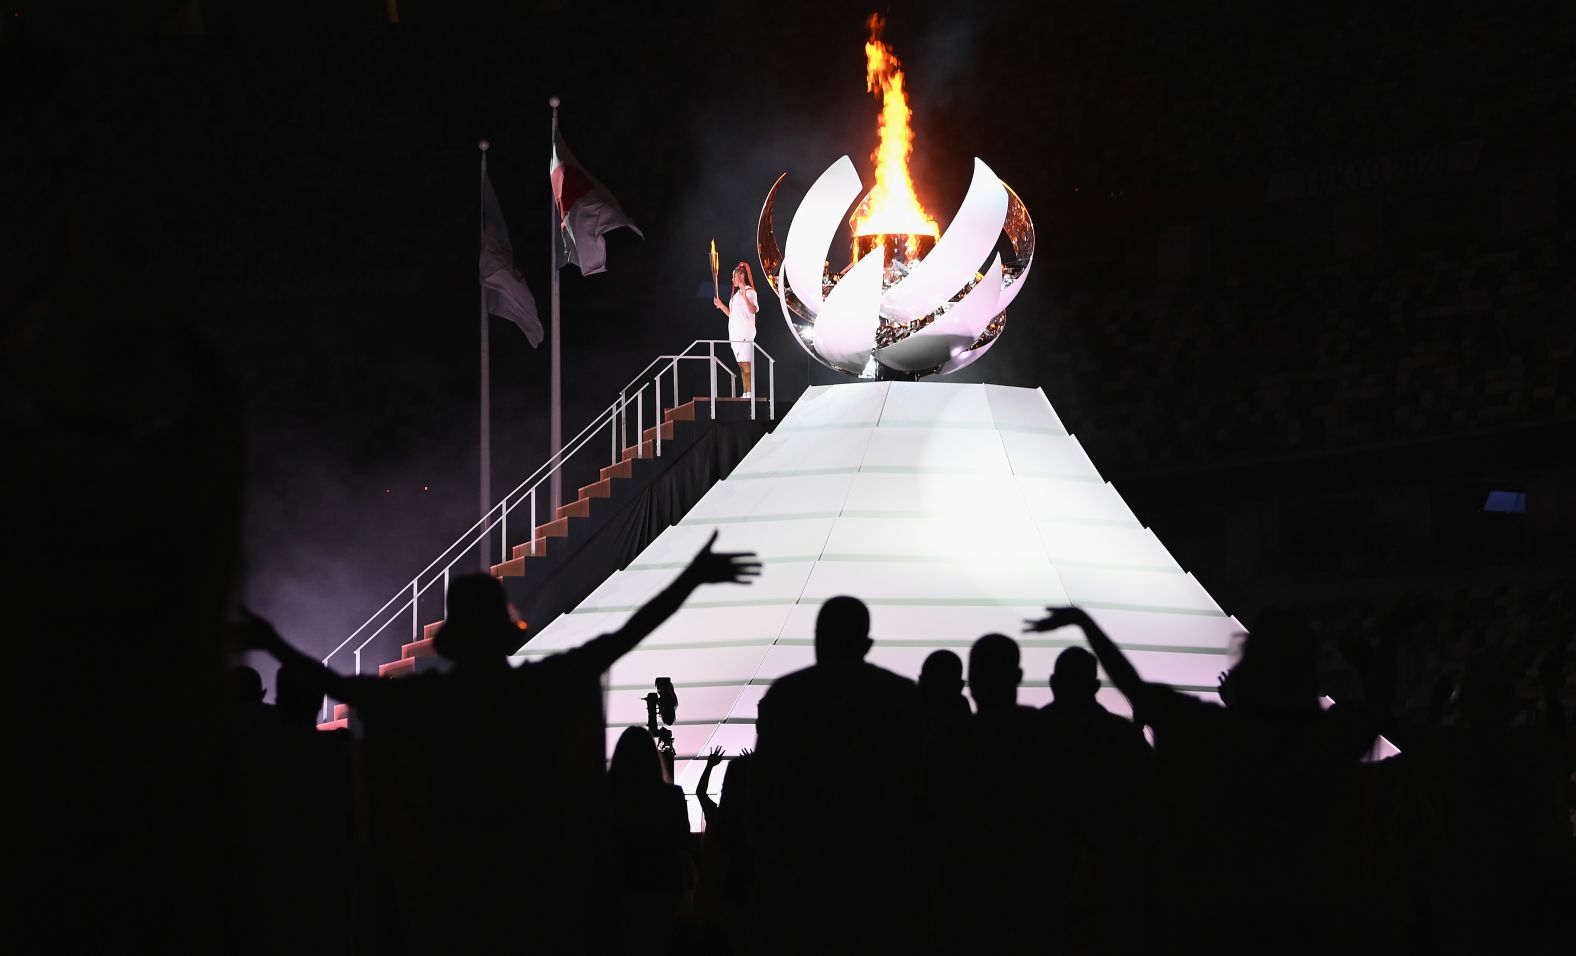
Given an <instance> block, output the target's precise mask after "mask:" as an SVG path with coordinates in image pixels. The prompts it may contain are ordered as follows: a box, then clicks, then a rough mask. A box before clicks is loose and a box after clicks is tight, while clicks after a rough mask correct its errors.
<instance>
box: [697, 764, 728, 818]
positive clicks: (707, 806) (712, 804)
mask: <svg viewBox="0 0 1576 956" xmlns="http://www.w3.org/2000/svg"><path fill="white" fill-rule="evenodd" d="M705 763H706V766H705V767H703V768H702V769H701V772H700V781H699V782H698V783H696V784H695V800H696V802H698V803H699V804H700V812H701V813H702V814H703V815H704V816H705V818H706V826H707V828H708V829H709V828H710V827H711V825H712V823H713V821H715V820H716V818H717V801H715V800H713V799H712V798H711V772H712V771H713V770H715V769H717V765H718V764H720V763H722V748H721V747H713V748H711V753H709V754H707V755H706V760H705Z"/></svg>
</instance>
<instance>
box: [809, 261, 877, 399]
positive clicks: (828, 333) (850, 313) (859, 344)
mask: <svg viewBox="0 0 1576 956" xmlns="http://www.w3.org/2000/svg"><path fill="white" fill-rule="evenodd" d="M884 267H885V261H884V259H883V257H882V253H881V250H879V249H877V250H876V251H875V252H872V253H869V254H867V255H866V256H865V257H864V258H863V259H860V260H859V261H858V262H856V263H854V264H853V265H852V266H851V267H849V270H848V271H847V272H845V273H844V274H843V277H842V278H841V279H839V280H837V285H835V286H833V287H832V292H831V294H830V295H828V296H827V297H826V301H825V302H824V303H822V305H821V314H820V315H818V316H816V318H815V350H816V351H817V352H819V353H820V355H821V358H823V359H825V360H826V361H828V362H830V363H832V365H834V366H836V367H837V368H840V369H842V370H843V371H845V372H851V373H853V374H855V375H858V374H859V373H860V371H861V370H863V369H864V367H865V364H866V363H867V362H868V361H869V360H870V348H871V346H872V345H873V344H874V343H875V340H876V329H877V328H879V327H880V325H881V313H880V308H881V272H882V270H883V268H884Z"/></svg>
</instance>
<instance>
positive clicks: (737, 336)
mask: <svg viewBox="0 0 1576 956" xmlns="http://www.w3.org/2000/svg"><path fill="white" fill-rule="evenodd" d="M746 301H748V302H749V304H748V305H746V304H745V302H746ZM758 308H760V300H759V299H758V298H757V297H756V295H755V290H754V289H752V288H750V287H749V286H744V287H742V288H739V289H735V290H734V291H733V298H731V299H729V300H728V338H729V339H731V340H732V343H733V357H734V359H735V360H736V361H739V362H751V361H754V358H753V350H752V349H751V348H750V343H752V342H754V341H755V313H754V312H752V311H750V310H751V309H758Z"/></svg>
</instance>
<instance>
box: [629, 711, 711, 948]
mask: <svg viewBox="0 0 1576 956" xmlns="http://www.w3.org/2000/svg"><path fill="white" fill-rule="evenodd" d="M607 783H608V814H609V817H608V820H609V828H610V834H611V837H612V845H613V859H612V866H613V872H612V878H613V879H612V882H613V885H614V886H615V887H616V892H617V894H618V909H617V918H618V930H619V945H618V951H619V952H622V953H651V952H662V951H664V949H665V948H666V947H667V945H668V942H669V937H670V935H671V933H672V929H673V925H674V922H675V920H677V919H678V917H679V915H680V914H681V913H682V912H684V911H686V910H687V909H688V908H689V906H688V904H689V902H690V901H691V898H692V894H693V890H694V883H695V869H694V861H693V860H691V859H690V853H689V833H690V829H689V811H688V810H687V809H686V808H685V804H684V791H683V790H681V789H679V788H678V787H676V786H674V785H673V784H672V782H671V781H669V780H668V775H667V765H666V764H665V763H664V761H663V759H662V755H661V754H660V753H659V752H658V751H657V748H656V745H655V744H654V743H653V742H652V739H651V734H650V733H648V732H647V731H646V730H645V729H644V728H641V727H626V728H625V729H624V732H623V733H622V734H621V735H619V738H618V743H617V745H615V746H614V748H613V757H612V760H611V761H610V763H609V764H608V768H607Z"/></svg>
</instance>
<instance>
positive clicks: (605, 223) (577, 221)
mask: <svg viewBox="0 0 1576 956" xmlns="http://www.w3.org/2000/svg"><path fill="white" fill-rule="evenodd" d="M548 173H549V175H550V176H551V177H552V180H553V197H554V199H556V200H557V202H558V230H559V234H560V235H561V236H562V238H563V241H562V242H561V243H560V244H559V248H558V265H559V267H560V268H562V267H563V266H564V265H565V264H572V265H575V266H578V267H579V269H580V274H581V275H585V276H589V275H596V274H597V273H598V272H606V271H607V243H606V241H605V240H603V238H602V237H603V236H604V235H606V234H607V233H609V232H612V231H613V230H614V229H617V228H619V227H620V226H625V227H628V228H630V229H633V230H634V232H635V235H637V236H640V238H642V239H644V238H645V237H646V236H645V234H644V233H642V232H641V231H640V229H639V227H637V226H636V225H635V223H634V221H633V220H631V219H630V218H629V216H627V215H626V214H625V213H624V210H623V208H622V207H621V206H619V204H618V200H617V199H614V198H613V194H612V193H610V192H608V191H607V187H606V186H603V185H602V184H601V183H599V182H597V181H596V178H595V177H594V176H592V175H591V174H590V173H588V172H586V170H585V167H584V166H581V165H580V163H579V162H578V161H577V160H576V159H575V157H574V154H573V153H571V152H570V151H569V144H567V143H565V142H564V135H563V134H562V133H560V132H559V131H558V117H557V115H556V114H555V115H554V116H553V160H552V163H551V164H550V165H549V166H548Z"/></svg>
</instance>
